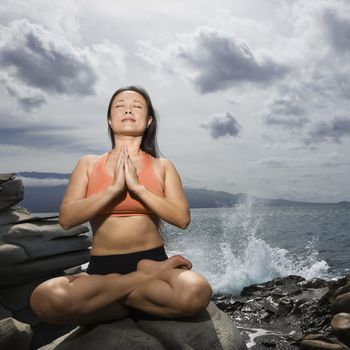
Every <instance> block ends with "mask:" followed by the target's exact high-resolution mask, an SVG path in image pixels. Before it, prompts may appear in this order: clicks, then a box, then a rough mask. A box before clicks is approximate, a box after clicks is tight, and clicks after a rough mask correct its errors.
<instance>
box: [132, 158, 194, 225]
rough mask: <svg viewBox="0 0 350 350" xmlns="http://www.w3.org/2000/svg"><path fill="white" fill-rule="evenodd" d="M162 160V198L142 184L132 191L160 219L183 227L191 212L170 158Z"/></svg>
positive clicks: (187, 222)
mask: <svg viewBox="0 0 350 350" xmlns="http://www.w3.org/2000/svg"><path fill="white" fill-rule="evenodd" d="M162 161H163V162H164V167H165V190H164V198H163V197H160V196H158V195H156V194H155V193H153V192H151V191H149V190H148V189H147V188H146V187H145V186H144V185H142V184H140V186H138V187H137V189H136V190H134V193H135V194H136V195H137V196H138V197H139V198H140V199H141V200H142V201H143V202H144V203H145V204H146V205H147V206H148V207H149V208H150V209H151V210H152V211H154V213H155V214H157V215H158V216H159V217H160V218H161V219H163V220H164V221H166V222H168V223H169V224H172V225H175V226H177V227H180V228H182V229H185V228H186V227H187V226H188V225H189V224H190V222H191V214H190V208H189V205H188V202H187V199H186V196H185V193H184V190H183V187H182V183H181V179H180V176H179V174H178V172H177V170H176V168H175V166H174V165H173V163H172V162H171V161H170V160H168V159H164V160H162Z"/></svg>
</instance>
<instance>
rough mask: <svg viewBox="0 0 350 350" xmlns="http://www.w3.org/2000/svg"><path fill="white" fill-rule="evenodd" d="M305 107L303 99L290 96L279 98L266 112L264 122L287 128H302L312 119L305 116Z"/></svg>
mask: <svg viewBox="0 0 350 350" xmlns="http://www.w3.org/2000/svg"><path fill="white" fill-rule="evenodd" d="M305 112H306V111H305V108H304V107H302V104H301V101H298V100H294V99H289V98H283V97H281V98H277V99H276V100H275V101H274V102H273V103H271V104H270V105H269V106H268V111H267V112H265V113H264V123H265V124H266V125H269V126H279V127H283V128H287V129H300V128H302V127H303V126H304V125H305V124H306V123H308V122H309V121H310V120H309V119H308V118H307V117H305Z"/></svg>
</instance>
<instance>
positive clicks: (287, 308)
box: [213, 276, 350, 349]
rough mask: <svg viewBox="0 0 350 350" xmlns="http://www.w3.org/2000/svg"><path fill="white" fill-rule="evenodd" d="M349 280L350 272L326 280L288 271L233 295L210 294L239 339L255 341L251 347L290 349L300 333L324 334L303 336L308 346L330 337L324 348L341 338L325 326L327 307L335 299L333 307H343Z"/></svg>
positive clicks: (329, 313) (328, 323) (328, 320)
mask: <svg viewBox="0 0 350 350" xmlns="http://www.w3.org/2000/svg"><path fill="white" fill-rule="evenodd" d="M349 284H350V276H346V277H344V278H340V279H337V280H331V281H326V280H322V279H312V280H308V281H307V280H305V279H304V278H302V277H300V276H288V277H285V278H276V279H274V280H272V281H268V282H266V283H259V284H257V285H253V286H249V287H246V288H244V289H243V290H242V292H241V295H239V296H232V295H227V294H223V295H214V296H213V301H214V302H215V303H216V305H217V306H218V307H219V308H220V309H222V310H223V311H225V312H226V313H227V314H228V315H229V316H230V317H231V318H232V319H233V320H234V322H235V324H236V325H237V327H238V329H239V330H240V331H241V332H242V334H243V336H244V338H245V341H246V342H247V343H250V344H251V345H252V344H253V343H254V344H256V345H253V346H251V349H264V348H276V349H287V348H291V349H292V348H293V347H295V346H296V344H299V342H300V341H301V340H302V339H303V337H304V335H305V334H319V335H320V336H322V337H324V339H323V338H322V339H321V338H320V339H306V340H308V343H307V344H308V345H307V346H309V348H310V349H311V346H313V347H314V348H315V349H316V348H317V347H316V345H317V344H318V345H317V346H320V344H319V343H320V342H321V341H322V342H326V340H325V339H330V340H329V341H328V345H327V346H328V348H331V346H336V348H339V346H344V344H343V342H342V341H340V340H337V337H336V334H335V332H334V331H333V330H332V328H331V320H332V310H333V309H334V303H335V302H337V307H336V309H337V308H339V309H341V310H343V309H344V308H345V309H346V308H347V305H348V304H347V302H348V299H347V297H348V296H347V293H348V287H347V286H348V285H349ZM343 312H344V311H343ZM343 322H344V323H345V320H343ZM252 339H254V341H252ZM343 339H345V338H342V340H343ZM311 340H312V341H311ZM337 341H338V342H337ZM343 341H344V340H343ZM283 344H284V345H283ZM303 344H304V346H306V345H305V344H306V343H305V342H304V343H303ZM329 344H331V345H329ZM322 346H326V345H324V344H323V345H322Z"/></svg>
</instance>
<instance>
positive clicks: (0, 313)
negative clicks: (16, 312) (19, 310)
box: [0, 304, 13, 320]
mask: <svg viewBox="0 0 350 350" xmlns="http://www.w3.org/2000/svg"><path fill="white" fill-rule="evenodd" d="M12 316H13V315H12V312H11V311H10V310H7V309H6V308H4V307H3V306H2V305H1V304H0V320H2V319H3V318H7V317H12Z"/></svg>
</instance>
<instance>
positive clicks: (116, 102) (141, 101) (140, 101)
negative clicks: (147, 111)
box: [115, 100, 142, 103]
mask: <svg viewBox="0 0 350 350" xmlns="http://www.w3.org/2000/svg"><path fill="white" fill-rule="evenodd" d="M118 102H124V100H117V101H115V103H118ZM133 102H140V103H142V101H139V100H133Z"/></svg>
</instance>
